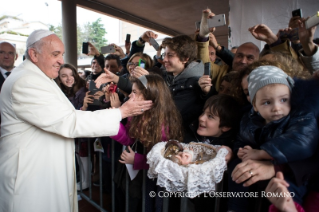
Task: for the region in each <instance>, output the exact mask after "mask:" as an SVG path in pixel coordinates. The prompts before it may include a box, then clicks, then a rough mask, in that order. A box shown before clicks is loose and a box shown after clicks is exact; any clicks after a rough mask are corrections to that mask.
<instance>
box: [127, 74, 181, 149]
mask: <svg viewBox="0 0 319 212" xmlns="http://www.w3.org/2000/svg"><path fill="white" fill-rule="evenodd" d="M145 77H146V79H147V88H145V86H144V85H143V84H142V82H141V81H140V80H139V79H137V78H131V82H132V84H133V83H135V84H136V86H137V88H138V89H139V90H140V91H141V93H142V94H143V96H144V99H145V100H152V102H153V106H152V108H151V109H150V110H147V111H145V112H144V113H143V114H142V115H140V116H135V117H133V118H132V120H131V126H130V130H129V135H130V137H132V138H139V139H140V141H141V142H142V143H143V145H144V147H146V148H147V150H148V151H149V150H150V149H151V148H152V147H153V146H154V145H155V144H156V143H158V142H160V141H162V130H164V132H165V135H166V138H167V140H169V139H176V140H179V141H182V127H181V126H182V124H181V115H180V113H179V111H178V110H177V108H176V106H175V103H174V101H173V98H172V95H171V92H170V91H169V88H168V87H167V85H166V83H165V82H164V80H163V78H162V77H161V76H159V75H157V74H150V75H146V76H145Z"/></svg>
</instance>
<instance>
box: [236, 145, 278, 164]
mask: <svg viewBox="0 0 319 212" xmlns="http://www.w3.org/2000/svg"><path fill="white" fill-rule="evenodd" d="M237 155H238V157H239V158H240V159H241V160H242V161H246V160H249V159H251V160H269V159H272V157H271V156H270V155H269V154H268V153H267V152H265V151H264V150H258V149H253V148H251V146H244V148H239V150H238V153H237Z"/></svg>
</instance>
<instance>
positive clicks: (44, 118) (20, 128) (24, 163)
mask: <svg viewBox="0 0 319 212" xmlns="http://www.w3.org/2000/svg"><path fill="white" fill-rule="evenodd" d="M26 52H27V55H26V58H27V59H26V60H25V61H24V62H23V63H22V64H21V65H20V66H18V67H17V68H15V69H14V70H13V71H12V74H11V75H10V76H9V77H8V78H7V80H6V81H5V82H4V84H3V87H2V91H1V94H0V110H1V119H2V123H1V139H0V212H11V211H18V212H21V211H26V212H36V211H39V212H49V211H52V212H58V211H62V212H68V211H78V206H77V204H78V202H77V191H76V180H75V161H74V158H75V155H74V139H73V138H75V137H102V136H110V135H116V134H117V132H118V130H119V122H120V120H121V119H122V118H125V117H128V116H133V115H138V114H141V113H142V112H143V111H145V110H147V109H149V108H150V107H151V104H152V103H151V102H150V101H134V98H132V99H130V100H129V101H128V102H126V103H125V104H123V105H122V107H120V108H119V109H110V110H99V111H95V112H85V111H79V110H75V109H74V107H73V105H72V104H71V103H70V102H69V100H68V99H67V98H66V96H65V95H64V94H63V93H62V92H61V90H60V88H59V87H58V86H57V85H56V83H55V82H54V80H53V79H54V78H56V77H57V76H58V71H59V68H60V66H61V65H62V64H63V63H64V61H63V54H64V45H63V43H62V42H61V40H60V39H59V38H58V37H57V36H56V35H55V34H53V33H52V32H50V31H48V30H36V31H34V32H33V33H32V34H31V35H30V36H29V38H28V40H27V50H26Z"/></svg>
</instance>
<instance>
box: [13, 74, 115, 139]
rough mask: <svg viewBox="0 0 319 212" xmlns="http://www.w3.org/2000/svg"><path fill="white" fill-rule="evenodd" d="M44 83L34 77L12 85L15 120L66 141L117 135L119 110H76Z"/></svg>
mask: <svg viewBox="0 0 319 212" xmlns="http://www.w3.org/2000/svg"><path fill="white" fill-rule="evenodd" d="M41 80H42V81H41ZM47 83H48V82H47V81H45V82H43V79H41V78H39V79H37V77H34V76H32V77H28V76H26V77H22V78H20V79H19V80H17V81H16V82H15V84H14V86H13V88H12V107H13V110H14V112H15V114H16V116H17V118H19V119H21V120H23V121H25V122H28V123H29V124H32V125H34V126H36V127H38V128H40V129H42V130H44V131H48V132H52V133H55V134H58V135H61V136H64V137H68V138H75V137H102V136H111V135H116V134H117V133H118V130H119V124H120V120H121V112H120V110H119V109H106V110H98V111H94V112H90V111H81V110H75V109H74V107H73V106H72V105H71V104H70V102H69V101H68V99H67V98H66V97H65V96H64V95H60V93H59V92H61V91H60V90H58V89H56V88H55V87H54V86H53V85H48V84H47ZM52 88H53V89H52Z"/></svg>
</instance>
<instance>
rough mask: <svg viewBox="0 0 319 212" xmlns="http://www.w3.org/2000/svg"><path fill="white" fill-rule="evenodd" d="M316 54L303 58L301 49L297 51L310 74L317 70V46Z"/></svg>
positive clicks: (318, 57)
mask: <svg viewBox="0 0 319 212" xmlns="http://www.w3.org/2000/svg"><path fill="white" fill-rule="evenodd" d="M315 48H316V52H315V53H314V55H312V56H305V55H304V54H303V49H300V50H299V53H300V58H301V60H302V62H303V63H304V65H305V66H306V68H307V69H308V70H309V71H310V73H313V72H315V71H318V70H319V51H318V46H315Z"/></svg>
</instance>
